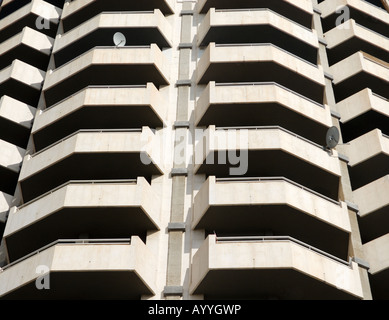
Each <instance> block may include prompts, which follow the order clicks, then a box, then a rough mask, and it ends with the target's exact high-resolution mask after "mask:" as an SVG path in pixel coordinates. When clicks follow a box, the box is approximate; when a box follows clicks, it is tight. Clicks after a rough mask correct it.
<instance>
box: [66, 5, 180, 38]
mask: <svg viewBox="0 0 389 320" xmlns="http://www.w3.org/2000/svg"><path fill="white" fill-rule="evenodd" d="M173 6H174V5H173V1H172V0H143V1H131V2H129V1H128V0H111V1H109V2H107V1H106V0H77V1H72V2H68V3H66V4H65V7H64V9H63V13H62V23H63V28H64V31H65V32H68V31H69V30H70V29H73V28H75V27H77V26H78V25H80V24H82V23H83V22H85V21H87V20H89V19H91V18H93V17H94V16H97V15H98V14H100V13H102V12H104V11H110V12H129V11H150V10H154V9H159V10H161V12H162V13H163V14H166V15H167V14H172V13H173Z"/></svg>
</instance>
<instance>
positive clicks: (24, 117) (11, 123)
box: [0, 95, 36, 148]
mask: <svg viewBox="0 0 389 320" xmlns="http://www.w3.org/2000/svg"><path fill="white" fill-rule="evenodd" d="M35 111H36V109H35V108H33V107H32V106H29V105H27V104H25V103H22V102H20V101H18V100H15V99H13V98H11V97H8V96H6V95H4V96H2V97H0V128H1V130H0V139H3V140H6V141H8V142H10V143H12V144H15V145H17V146H19V147H22V148H25V147H26V146H27V142H28V138H29V136H30V129H31V126H32V121H33V119H34V115H35Z"/></svg>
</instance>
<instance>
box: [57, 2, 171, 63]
mask: <svg viewBox="0 0 389 320" xmlns="http://www.w3.org/2000/svg"><path fill="white" fill-rule="evenodd" d="M116 32H121V33H122V34H124V36H125V37H126V46H142V45H150V44H151V43H155V44H156V45H158V46H159V47H160V48H161V49H162V48H166V47H171V40H170V39H171V37H172V28H171V26H170V24H169V22H168V21H167V20H166V18H165V17H164V15H163V14H162V13H161V11H160V10H159V9H156V10H154V11H150V12H118V13H114V12H104V13H100V14H99V15H97V16H95V17H93V18H91V19H90V20H88V21H86V22H84V23H83V24H81V25H79V26H78V27H76V28H74V29H72V30H71V31H69V32H67V33H65V34H62V35H60V36H57V38H56V41H55V45H54V48H53V54H54V59H55V64H56V66H57V67H59V66H61V65H63V64H65V63H66V62H68V61H70V60H72V59H74V58H76V57H77V56H79V55H81V54H82V53H84V52H86V51H88V50H90V49H92V48H94V47H96V46H114V42H113V36H114V34H115V33H116Z"/></svg>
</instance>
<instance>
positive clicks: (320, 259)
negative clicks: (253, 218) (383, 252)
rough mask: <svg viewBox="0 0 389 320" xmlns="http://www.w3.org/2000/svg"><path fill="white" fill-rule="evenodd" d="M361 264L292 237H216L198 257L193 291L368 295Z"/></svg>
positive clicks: (297, 296) (218, 295)
mask: <svg viewBox="0 0 389 320" xmlns="http://www.w3.org/2000/svg"><path fill="white" fill-rule="evenodd" d="M360 283H361V280H360V276H359V270H358V266H357V264H356V263H355V262H350V264H349V263H347V262H345V261H342V260H339V259H336V258H334V257H332V256H330V255H328V254H326V253H324V252H322V251H320V250H317V249H316V248H313V247H310V246H309V245H306V244H304V243H302V242H300V241H297V240H295V239H293V238H290V237H246V238H245V237H241V238H238V237H236V238H219V237H218V238H216V236H215V235H210V236H208V238H207V239H206V240H205V242H204V243H203V244H202V246H201V247H200V249H198V251H197V252H196V254H195V255H194V257H193V263H192V275H191V285H190V292H191V293H192V294H202V295H204V298H205V299H209V300H211V299H215V300H218V299H220V300H223V299H233V300H235V299H236V300H237V299H245V300H250V299H282V300H284V299H288V300H315V299H318V300H326V299H329V300H335V299H340V300H347V299H361V298H363V293H362V288H361V284H360Z"/></svg>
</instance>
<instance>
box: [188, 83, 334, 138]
mask: <svg viewBox="0 0 389 320" xmlns="http://www.w3.org/2000/svg"><path fill="white" fill-rule="evenodd" d="M195 124H196V125H197V126H208V125H215V126H218V127H228V126H255V125H256V126H271V125H279V126H281V127H283V128H285V129H287V130H290V131H292V132H295V133H297V134H299V135H301V136H303V137H305V138H307V139H309V140H311V141H314V142H316V143H318V144H324V143H325V141H324V140H325V136H326V133H327V130H328V128H329V127H331V126H332V119H331V113H330V110H329V107H328V106H327V105H322V104H319V103H317V102H315V101H312V100H310V99H307V98H306V97H304V96H302V95H300V94H298V93H297V92H294V91H291V90H290V89H288V88H286V87H283V86H281V85H279V84H277V83H274V82H267V83H266V82H265V83H261V82H259V83H226V84H223V83H219V84H216V83H215V82H213V81H211V82H210V83H209V84H208V85H207V87H206V88H205V89H204V91H203V92H202V94H201V96H200V97H199V99H198V100H197V104H196V109H195Z"/></svg>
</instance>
